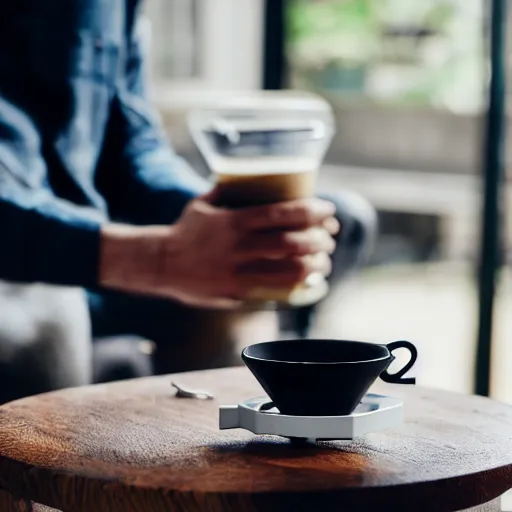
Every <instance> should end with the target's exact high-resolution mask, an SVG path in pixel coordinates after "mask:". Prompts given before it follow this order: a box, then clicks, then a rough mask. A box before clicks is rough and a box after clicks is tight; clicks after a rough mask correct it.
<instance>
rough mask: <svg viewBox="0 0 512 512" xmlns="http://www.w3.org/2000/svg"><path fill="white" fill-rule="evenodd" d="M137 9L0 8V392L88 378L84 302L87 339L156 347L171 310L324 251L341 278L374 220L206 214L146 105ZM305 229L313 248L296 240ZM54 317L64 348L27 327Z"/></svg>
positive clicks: (211, 198) (240, 290)
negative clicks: (310, 231)
mask: <svg viewBox="0 0 512 512" xmlns="http://www.w3.org/2000/svg"><path fill="white" fill-rule="evenodd" d="M140 8H141V5H140V2H138V1H136V0H125V1H123V0H119V1H114V0H111V1H107V2H105V1H104V0H101V1H100V0H88V1H84V2H78V1H76V0H59V1H57V3H56V2H46V1H42V2H41V1H40V0H37V1H36V0H28V1H26V2H10V3H9V4H8V5H6V6H4V7H3V13H2V17H1V18H0V226H1V233H2V242H1V250H0V280H2V281H3V285H2V286H3V288H0V374H1V375H0V380H1V379H2V378H4V380H5V381H7V384H5V386H7V387H8V388H10V389H16V386H18V387H19V388H20V389H21V388H23V385H24V383H26V382H27V379H28V376H30V378H31V382H32V385H31V386H30V387H29V389H28V388H26V389H25V388H24V391H23V393H25V394H27V393H34V392H39V391H46V390H48V389H53V388H57V387H64V386H72V385H78V384H84V383H87V382H88V381H89V380H90V375H91V368H90V357H89V355H90V353H89V349H88V348H87V346H88V339H89V335H90V333H89V331H88V330H87V328H86V327H85V326H83V325H82V329H81V332H82V333H85V334H82V335H78V334H77V333H76V332H75V330H74V329H73V328H72V327H70V326H73V325H76V324H77V321H76V311H79V310H80V308H83V307H85V306H84V304H85V301H88V308H89V312H90V316H91V319H92V334H93V335H94V336H102V335H109V336H113V335H115V334H116V333H118V334H125V333H129V332H130V333H131V334H135V335H141V336H144V337H148V338H150V339H153V340H154V341H156V342H158V341H159V338H160V339H163V338H165V339H166V340H167V339H168V333H169V331H172V329H173V323H174V322H176V321H177V320H178V319H179V318H178V317H179V315H180V314H181V313H180V312H181V311H182V310H183V308H184V307H191V308H207V309H212V308H232V307H236V305H237V304H238V303H239V302H240V301H243V299H244V295H245V294H246V293H247V292H248V290H250V288H251V286H253V285H254V283H259V284H262V283H263V284H268V285H270V286H283V285H284V286H286V285H289V284H290V283H296V282H298V281H300V280H301V279H302V278H304V276H306V275H308V274H309V273H310V272H313V271H320V272H322V273H324V274H329V272H330V270H331V268H330V267H331V262H330V258H329V255H330V254H332V253H333V251H334V249H335V243H334V242H333V237H334V238H336V239H337V241H338V248H337V249H336V253H335V255H334V258H335V261H336V258H338V259H340V258H341V259H342V260H346V261H343V262H342V263H341V264H340V265H337V266H340V267H341V268H342V269H343V271H345V270H346V269H348V268H350V267H351V265H353V262H354V261H356V260H357V259H358V258H359V255H360V254H361V253H362V252H364V250H365V249H364V248H365V247H366V245H365V242H366V238H367V237H366V234H367V232H368V230H369V229H370V230H371V226H372V222H373V218H372V213H371V212H372V210H371V208H370V207H369V206H368V205H367V204H366V203H365V202H364V201H362V200H361V199H360V198H359V199H357V200H356V201H355V202H354V201H352V202H351V201H348V200H347V199H346V197H344V196H340V198H338V199H336V200H335V202H337V206H336V204H334V203H333V202H332V201H327V200H323V199H319V198H314V199H310V200H300V201H292V202H287V203H279V204H274V205H269V206H262V207H253V208H248V209H244V210H241V211H237V212H236V213H235V212H232V211H230V210H227V209H223V208H219V207H217V206H216V205H215V190H211V189H210V185H209V182H208V181H207V180H205V179H204V178H201V177H200V176H199V175H198V174H197V173H195V172H194V171H192V170H191V169H190V167H189V166H188V165H187V163H186V162H185V161H184V160H183V159H181V158H180V157H179V156H178V155H177V154H175V152H174V151H173V149H172V147H171V145H170V144H169V142H168V141H167V140H166V137H165V135H164V132H163V129H162V127H161V125H160V122H159V120H158V117H157V115H156V114H155V112H154V110H153V108H152V106H151V103H150V100H149V98H148V93H147V83H146V78H145V56H144V49H143V44H142V41H141V38H140V31H139V23H138V21H139V20H140V16H141V15H140ZM356 203H357V204H359V205H360V210H358V209H357V208H352V207H351V206H350V205H351V204H356ZM361 205H362V207H361ZM351 208H352V209H351ZM358 211H362V212H364V213H363V214H362V215H360V214H358V213H357V212H358ZM340 224H341V230H340ZM311 226H323V227H325V228H326V229H325V230H324V235H322V236H318V237H316V238H314V239H310V238H308V237H307V236H305V235H304V230H305V229H307V228H308V227H311ZM338 232H339V233H338ZM349 249H350V250H349ZM276 254H277V255H284V256H286V257H283V258H281V259H275V258H274V256H275V255H276ZM349 260H350V261H349ZM41 283H43V284H41ZM83 290H87V294H84V292H83ZM171 301H172V302H171ZM2 304H3V305H4V306H5V307H3V308H2V307H1V306H2ZM8 304H10V305H11V307H12V305H14V306H15V308H17V311H22V310H23V311H24V314H23V315H21V317H20V316H19V315H18V316H16V315H15V314H12V312H11V313H9V311H10V310H9V308H8V307H7V305H8ZM32 304H36V307H33V308H32V306H31V305H32ZM173 308H174V309H173ZM172 311H176V312H177V313H174V314H173V313H172ZM73 312H75V313H73ZM55 317H58V318H59V321H60V322H61V325H65V326H66V327H65V328H64V331H65V332H66V333H67V334H68V335H67V336H60V335H56V334H55V332H54V333H53V336H52V335H51V332H50V333H49V334H48V335H45V336H41V335H39V334H37V335H35V334H34V332H36V331H37V329H36V331H34V329H32V328H27V326H32V325H35V326H36V327H37V328H42V327H45V326H46V327H47V326H48V325H49V322H48V318H55ZM50 323H51V322H50ZM78 323H80V322H78ZM13 325H14V327H13ZM43 330H44V329H43ZM46 330H47V331H48V330H49V331H51V329H46ZM25 331H30V332H25ZM37 332H39V331H37ZM164 332H165V333H166V335H165V336H163V335H162V333H164ZM13 333H14V334H13ZM69 333H74V334H72V335H71V336H70V335H69ZM61 334H62V333H61ZM55 339H60V340H63V339H65V340H68V341H67V342H62V341H61V343H56V342H55ZM27 340H28V341H27ZM66 345H67V346H66ZM2 376H3V377H2ZM29 380H30V379H29ZM13 381H16V384H13ZM5 386H2V383H1V382H0V388H2V387H4V388H5ZM18 394H19V393H18ZM13 396H14V395H13ZM10 398H12V396H11V397H10ZM0 400H1V397H0Z"/></svg>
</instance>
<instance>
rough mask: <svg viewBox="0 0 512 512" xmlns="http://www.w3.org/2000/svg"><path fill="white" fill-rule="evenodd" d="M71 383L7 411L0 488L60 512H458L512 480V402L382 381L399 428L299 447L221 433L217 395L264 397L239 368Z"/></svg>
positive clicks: (227, 399) (1, 420)
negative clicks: (397, 403) (200, 395)
mask: <svg viewBox="0 0 512 512" xmlns="http://www.w3.org/2000/svg"><path fill="white" fill-rule="evenodd" d="M174 378H175V379H176V380H177V381H178V382H180V383H181V384H183V385H188V386H191V387H195V388H202V389H206V390H209V391H213V392H214V393H215V394H216V396H217V399H216V400H214V401H197V400H189V399H179V398H176V397H174V390H173V389H172V388H171V386H170V382H171V377H155V378H150V379H143V380H139V381H129V382H122V383H116V384H109V385H100V386H92V387H88V388H81V389H70V390H65V391H60V392H56V393H52V394H47V395H41V396H38V397H32V398H27V399H24V400H21V401H18V402H13V403H11V404H7V405H5V406H3V407H0V488H2V489H5V490H6V491H8V492H10V493H11V494H12V495H13V496H16V497H17V498H23V499H26V500H32V501H34V502H37V503H42V504H44V505H47V506H50V507H53V508H56V509H58V510H61V511H63V512H75V511H76V512H81V511H84V512H90V511H93V510H94V511H96V512H103V511H105V512H112V511H117V510H119V511H133V512H141V511H144V512H146V511H147V512H153V511H171V512H174V511H186V512H194V511H201V510H206V511H212V512H213V511H242V512H243V511H259V510H265V511H273V510H281V511H287V510H293V511H303V510H304V511H305V510H321V511H330V510H344V511H346V510H358V511H364V510H394V511H400V510H404V511H423V510H425V511H427V510H428V511H436V510H439V511H454V510H463V509H467V508H470V507H473V506H476V505H480V504H483V503H485V502H488V501H491V500H493V499H495V498H496V497H498V496H500V495H501V494H503V493H504V492H505V491H507V490H508V489H509V488H511V487H512V408H510V407H508V406H506V405H503V404H500V403H496V402H493V401H491V400H488V399H484V398H480V397H469V396H463V395H457V394H452V393H444V392H439V391H433V390H426V389H421V388H415V387H398V386H396V387H394V386H382V387H378V388H376V390H377V391H384V392H387V393H389V394H391V395H393V396H397V397H402V398H403V399H404V401H405V416H406V419H405V423H404V424H403V425H402V426H400V427H398V428H395V429H391V430H389V431H386V432H382V433H376V434H370V435H367V436H366V437H364V438H362V439H359V440H358V441H356V442H330V443H322V444H319V445H318V446H311V447H306V448H298V447H294V446H292V445H290V444H289V442H288V441H287V440H285V439H281V438H277V437H264V436H263V437H258V436H254V435H252V434H250V433H248V432H245V431H242V430H233V431H219V430H218V406H219V403H224V404H225V403H235V402H237V401H239V400H241V399H246V398H250V397H253V396H257V395H259V394H261V389H260V388H259V385H258V384H257V383H256V381H255V380H254V379H253V377H252V375H250V373H249V372H248V370H246V369H245V368H234V369H228V370H215V371H209V372H203V373H194V374H182V375H180V376H175V377H174Z"/></svg>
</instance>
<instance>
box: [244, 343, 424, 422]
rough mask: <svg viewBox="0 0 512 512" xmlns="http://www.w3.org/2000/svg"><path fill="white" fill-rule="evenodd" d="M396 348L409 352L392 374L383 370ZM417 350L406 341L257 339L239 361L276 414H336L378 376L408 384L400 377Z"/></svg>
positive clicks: (352, 403) (344, 412) (354, 401)
mask: <svg viewBox="0 0 512 512" xmlns="http://www.w3.org/2000/svg"><path fill="white" fill-rule="evenodd" d="M398 348H406V349H407V350H409V352H410V354H411V357H410V359H409V361H408V363H407V364H406V365H405V366H404V367H403V368H402V369H401V370H400V371H398V372H397V373H394V374H390V373H388V371H387V369H388V367H389V365H390V364H391V363H392V361H393V360H394V359H395V357H394V356H393V354H392V352H393V351H394V350H396V349H398ZM417 357H418V352H417V350H416V347H415V346H414V345H413V344H412V343H410V342H408V341H395V342H393V343H389V344H388V345H376V344H373V343H363V342H359V341H344V340H286V341H274V342H268V343H258V344H256V345H251V346H249V347H247V348H246V349H245V350H244V351H243V352H242V359H243V360H244V362H245V364H246V365H247V367H248V368H249V370H251V372H252V373H253V374H254V376H255V377H256V379H258V381H259V383H260V384H261V386H262V387H263V389H264V390H265V391H266V393H267V394H268V396H269V397H270V399H271V400H272V402H273V403H274V404H275V406H276V407H277V408H278V409H279V411H280V412H281V414H286V415H292V416H339V415H347V414H351V413H352V412H353V411H354V409H355V408H356V407H357V406H358V404H359V403H360V401H361V399H362V398H363V396H364V395H365V394H366V392H367V391H368V389H369V388H370V386H371V385H372V384H373V383H374V382H375V380H376V379H377V377H379V376H380V378H381V379H382V380H384V381H385V382H390V383H395V384H414V383H415V379H413V378H404V375H405V374H406V373H407V372H408V371H409V370H410V369H411V368H412V366H413V365H414V363H415V361H416V359H417Z"/></svg>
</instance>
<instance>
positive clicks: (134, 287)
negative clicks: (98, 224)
mask: <svg viewBox="0 0 512 512" xmlns="http://www.w3.org/2000/svg"><path fill="white" fill-rule="evenodd" d="M171 231H172V229H171V228H170V227H168V226H144V227H138V226H132V225H125V224H107V225H105V226H103V228H102V230H101V237H100V240H101V241H100V256H99V271H98V282H99V285H100V286H103V287H106V288H112V289H117V290H122V291H128V292H143V293H144V291H145V290H146V289H149V288H152V287H155V285H156V284H157V283H155V279H156V278H157V276H158V274H159V272H158V268H157V267H158V264H159V263H158V262H159V261H160V257H161V252H162V247H163V243H164V241H165V240H166V239H167V238H168V237H169V236H170V234H171Z"/></svg>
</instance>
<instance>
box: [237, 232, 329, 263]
mask: <svg viewBox="0 0 512 512" xmlns="http://www.w3.org/2000/svg"><path fill="white" fill-rule="evenodd" d="M335 248H336V243H335V241H334V239H333V238H332V236H331V235H330V234H329V233H328V232H327V230H325V229H322V228H310V229H308V230H306V231H284V232H283V231H272V232H261V233H251V234H250V236H247V237H245V239H242V240H241V241H240V243H239V248H238V250H237V255H238V258H239V260H240V261H248V260H255V259H262V258H284V257H287V256H305V255H308V254H318V253H327V254H332V253H333V252H334V250H335Z"/></svg>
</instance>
